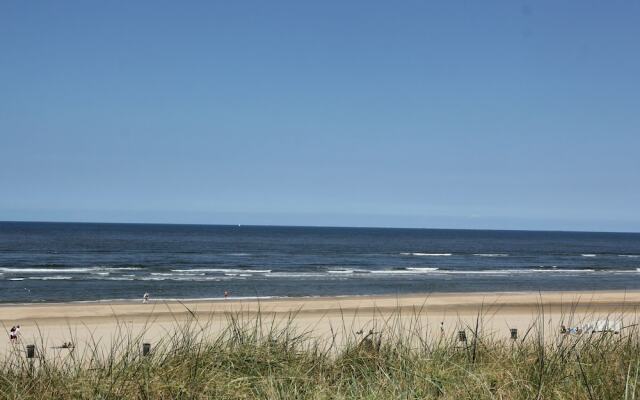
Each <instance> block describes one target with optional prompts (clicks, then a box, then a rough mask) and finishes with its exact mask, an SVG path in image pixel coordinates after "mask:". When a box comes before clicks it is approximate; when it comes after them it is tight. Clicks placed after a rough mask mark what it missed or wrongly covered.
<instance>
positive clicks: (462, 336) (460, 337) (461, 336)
mask: <svg viewBox="0 0 640 400" xmlns="http://www.w3.org/2000/svg"><path fill="white" fill-rule="evenodd" d="M458 340H459V341H461V342H465V343H466V342H467V332H465V331H458Z"/></svg>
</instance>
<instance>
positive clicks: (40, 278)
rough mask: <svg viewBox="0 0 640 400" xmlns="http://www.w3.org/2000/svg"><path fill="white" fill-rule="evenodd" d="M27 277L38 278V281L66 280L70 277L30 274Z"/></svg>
mask: <svg viewBox="0 0 640 400" xmlns="http://www.w3.org/2000/svg"><path fill="white" fill-rule="evenodd" d="M29 279H34V280H40V281H58V280H68V279H71V277H70V276H57V275H54V276H31V277H29Z"/></svg>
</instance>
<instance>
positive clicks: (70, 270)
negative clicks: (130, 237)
mask: <svg viewBox="0 0 640 400" xmlns="http://www.w3.org/2000/svg"><path fill="white" fill-rule="evenodd" d="M139 269H142V268H138V267H72V268H57V267H51V268H9V267H0V272H3V273H5V272H6V273H10V274H46V273H50V272H53V273H56V272H57V273H63V274H87V273H100V272H114V271H133V270H139Z"/></svg>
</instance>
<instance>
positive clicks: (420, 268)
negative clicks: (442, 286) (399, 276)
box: [407, 267, 439, 272]
mask: <svg viewBox="0 0 640 400" xmlns="http://www.w3.org/2000/svg"><path fill="white" fill-rule="evenodd" d="M407 269H408V270H409V271H416V272H433V271H437V270H438V269H439V268H435V267H407Z"/></svg>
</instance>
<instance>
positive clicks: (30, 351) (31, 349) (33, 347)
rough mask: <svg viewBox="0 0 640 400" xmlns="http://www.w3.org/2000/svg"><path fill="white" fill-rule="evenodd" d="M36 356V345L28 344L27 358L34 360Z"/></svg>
mask: <svg viewBox="0 0 640 400" xmlns="http://www.w3.org/2000/svg"><path fill="white" fill-rule="evenodd" d="M35 355H36V345H35V344H28V345H27V358H33V357H35Z"/></svg>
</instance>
